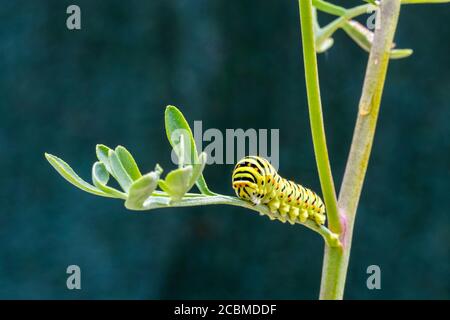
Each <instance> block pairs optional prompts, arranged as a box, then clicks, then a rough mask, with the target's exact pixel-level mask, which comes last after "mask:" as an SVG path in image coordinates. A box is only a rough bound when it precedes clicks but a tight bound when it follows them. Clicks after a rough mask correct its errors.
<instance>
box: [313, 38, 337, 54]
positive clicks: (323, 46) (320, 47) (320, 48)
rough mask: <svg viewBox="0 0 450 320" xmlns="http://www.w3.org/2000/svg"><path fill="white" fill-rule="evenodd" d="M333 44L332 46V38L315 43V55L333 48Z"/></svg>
mask: <svg viewBox="0 0 450 320" xmlns="http://www.w3.org/2000/svg"><path fill="white" fill-rule="evenodd" d="M333 44H334V40H333V38H326V39H325V40H323V41H322V42H320V43H316V45H317V47H316V51H317V53H323V52H325V51H327V50H328V49H330V48H331V47H332V46H333Z"/></svg>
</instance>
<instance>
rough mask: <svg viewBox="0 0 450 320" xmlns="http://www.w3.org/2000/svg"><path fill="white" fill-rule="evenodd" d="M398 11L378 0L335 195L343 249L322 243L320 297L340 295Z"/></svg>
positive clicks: (396, 4)
mask: <svg viewBox="0 0 450 320" xmlns="http://www.w3.org/2000/svg"><path fill="white" fill-rule="evenodd" d="M399 13H400V0H383V1H382V2H381V6H380V19H381V24H380V25H381V28H379V29H377V30H375V35H374V41H373V46H372V49H371V51H370V55H369V61H368V65H367V69H366V75H365V79H364V85H363V92H362V95H361V99H360V104H359V112H358V116H357V121H356V126H355V130H354V134H353V141H352V145H351V148H350V154H349V158H348V161H347V166H346V169H345V174H344V179H343V182H342V186H341V190H340V195H339V208H340V210H341V212H342V213H343V214H344V215H345V220H346V230H345V234H344V237H343V239H342V241H343V250H339V249H338V248H330V247H325V255H324V263H323V270H322V285H321V291H320V298H321V299H342V298H343V293H344V287H345V279H346V275H347V268H348V261H349V258H350V249H351V241H352V233H353V225H354V222H355V216H356V209H357V207H358V202H359V198H360V194H361V190H362V186H363V182H364V177H365V174H366V171H367V165H368V162H369V157H370V152H371V149H372V143H373V139H374V135H375V128H376V123H377V119H378V112H379V109H380V102H381V96H382V93H383V87H384V82H385V79H386V72H387V68H388V64H389V53H390V49H391V47H392V42H393V39H394V34H395V30H396V27H397V22H398V16H399Z"/></svg>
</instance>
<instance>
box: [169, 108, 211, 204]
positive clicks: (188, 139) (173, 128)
mask: <svg viewBox="0 0 450 320" xmlns="http://www.w3.org/2000/svg"><path fill="white" fill-rule="evenodd" d="M165 126H166V135H167V138H168V139H169V142H170V144H171V146H172V148H173V149H174V150H175V152H179V150H180V148H179V147H178V145H179V143H180V136H181V135H183V137H184V139H183V140H184V141H183V142H184V143H183V148H182V149H184V154H183V155H181V157H180V155H179V154H177V156H178V158H179V159H180V158H181V159H184V163H183V164H191V165H193V166H194V167H195V166H199V165H201V164H199V161H198V155H197V147H196V145H195V140H194V136H193V135H192V130H191V128H190V127H189V124H188V123H187V121H186V119H185V118H184V116H183V114H182V113H181V111H180V110H178V108H176V107H174V106H167V108H166V112H165ZM196 183H197V187H198V189H199V190H200V192H201V193H203V194H206V195H214V193H213V192H211V191H210V190H209V188H208V185H207V184H206V181H205V179H204V177H203V175H201V176H200V177H199V178H198V179H197V182H196Z"/></svg>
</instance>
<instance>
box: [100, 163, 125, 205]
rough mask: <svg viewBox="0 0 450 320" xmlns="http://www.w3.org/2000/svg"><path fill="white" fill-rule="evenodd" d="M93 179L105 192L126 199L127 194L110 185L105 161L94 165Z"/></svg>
mask: <svg viewBox="0 0 450 320" xmlns="http://www.w3.org/2000/svg"><path fill="white" fill-rule="evenodd" d="M92 181H93V182H94V185H95V186H96V187H97V188H99V189H100V190H102V191H103V192H105V193H107V194H109V195H111V196H113V197H115V198H119V199H126V198H127V195H126V194H125V193H123V192H120V191H119V190H116V189H114V188H111V187H108V186H107V184H108V181H109V173H108V171H107V170H106V167H105V165H104V164H103V163H101V162H99V161H97V162H96V163H94V165H93V166H92Z"/></svg>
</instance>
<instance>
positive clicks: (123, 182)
mask: <svg viewBox="0 0 450 320" xmlns="http://www.w3.org/2000/svg"><path fill="white" fill-rule="evenodd" d="M108 158H109V162H110V165H111V170H112V172H113V175H114V177H115V178H116V179H117V182H118V183H119V184H120V186H121V187H122V189H123V191H125V192H126V193H128V190H130V186H131V184H132V183H133V180H132V179H131V177H130V176H129V175H128V173H127V171H126V170H125V168H124V167H123V165H122V163H121V162H120V160H119V157H118V156H117V154H116V153H115V152H114V151H113V150H109V153H108Z"/></svg>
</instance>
